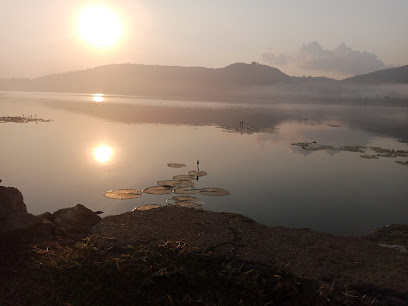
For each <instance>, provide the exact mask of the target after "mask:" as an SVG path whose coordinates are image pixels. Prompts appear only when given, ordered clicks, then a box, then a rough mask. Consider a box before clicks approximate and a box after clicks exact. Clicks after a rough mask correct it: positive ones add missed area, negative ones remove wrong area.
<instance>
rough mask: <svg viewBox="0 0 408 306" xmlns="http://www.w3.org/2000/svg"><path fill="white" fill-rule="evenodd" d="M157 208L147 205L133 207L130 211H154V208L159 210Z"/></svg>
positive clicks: (156, 205) (156, 206)
mask: <svg viewBox="0 0 408 306" xmlns="http://www.w3.org/2000/svg"><path fill="white" fill-rule="evenodd" d="M159 207H160V205H159V204H147V205H142V206H138V207H135V208H134V209H132V211H136V210H150V209H155V208H159Z"/></svg>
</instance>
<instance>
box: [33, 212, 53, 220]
mask: <svg viewBox="0 0 408 306" xmlns="http://www.w3.org/2000/svg"><path fill="white" fill-rule="evenodd" d="M37 217H40V218H41V219H43V220H48V221H50V222H54V216H53V215H52V213H50V212H48V211H47V212H45V213H42V214H41V215H38V216H37Z"/></svg>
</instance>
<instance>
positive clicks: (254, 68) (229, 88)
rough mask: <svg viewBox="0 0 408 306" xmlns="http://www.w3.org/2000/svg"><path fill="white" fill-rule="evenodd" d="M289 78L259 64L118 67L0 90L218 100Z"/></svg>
mask: <svg viewBox="0 0 408 306" xmlns="http://www.w3.org/2000/svg"><path fill="white" fill-rule="evenodd" d="M290 78H291V77H289V76H288V75H286V74H284V73H283V72H281V71H280V70H279V69H276V68H273V67H269V66H266V65H261V64H258V63H252V64H243V63H238V64H232V65H229V66H227V67H225V68H218V69H210V68H201V67H177V66H154V65H136V64H120V65H108V66H100V67H96V68H93V69H88V70H83V71H75V72H68V73H63V74H53V75H47V76H44V77H40V78H36V79H32V80H27V79H14V80H3V81H1V80H0V90H23V91H47V92H50V91H54V92H77V93H81V92H84V93H92V92H104V93H109V94H129V95H140V96H156V97H180V98H182V97H189V98H217V97H224V96H228V95H231V94H232V93H233V92H234V91H236V90H237V89H239V88H249V87H254V86H271V85H274V84H276V83H279V82H282V81H286V80H289V79H290Z"/></svg>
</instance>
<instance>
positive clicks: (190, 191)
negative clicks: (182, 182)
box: [173, 187, 200, 194]
mask: <svg viewBox="0 0 408 306" xmlns="http://www.w3.org/2000/svg"><path fill="white" fill-rule="evenodd" d="M173 192H174V193H175V194H196V193H199V192H200V189H196V188H189V187H186V188H184V187H181V188H177V189H174V191H173Z"/></svg>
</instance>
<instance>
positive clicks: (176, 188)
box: [104, 163, 230, 210]
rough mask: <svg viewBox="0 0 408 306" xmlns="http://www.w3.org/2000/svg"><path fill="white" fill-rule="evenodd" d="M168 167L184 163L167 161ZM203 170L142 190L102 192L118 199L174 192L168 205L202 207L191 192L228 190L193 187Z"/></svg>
mask: <svg viewBox="0 0 408 306" xmlns="http://www.w3.org/2000/svg"><path fill="white" fill-rule="evenodd" d="M167 166H168V167H171V168H183V167H185V166H186V165H185V164H180V163H169V164H167ZM207 174H208V173H207V172H205V171H200V170H199V169H198V168H197V171H189V172H188V173H187V174H179V175H175V176H173V178H172V179H169V180H163V181H158V182H156V184H157V185H156V186H151V187H147V188H145V189H143V190H138V189H118V190H109V191H107V192H105V193H104V195H105V197H107V198H111V199H118V200H128V199H135V198H139V197H141V196H142V194H143V193H146V194H153V195H164V194H175V196H173V197H172V198H169V199H167V200H166V202H167V204H168V205H177V206H181V207H187V208H194V209H203V208H202V206H203V205H204V201H202V200H200V199H199V198H196V197H194V196H192V195H193V194H201V195H206V196H226V195H229V194H230V193H229V191H228V190H225V189H221V188H214V187H206V188H195V184H194V182H193V180H195V179H196V180H198V178H199V177H202V176H206V175H207ZM158 207H160V205H158V204H148V205H143V206H139V207H136V208H135V209H134V210H149V209H153V208H158Z"/></svg>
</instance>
